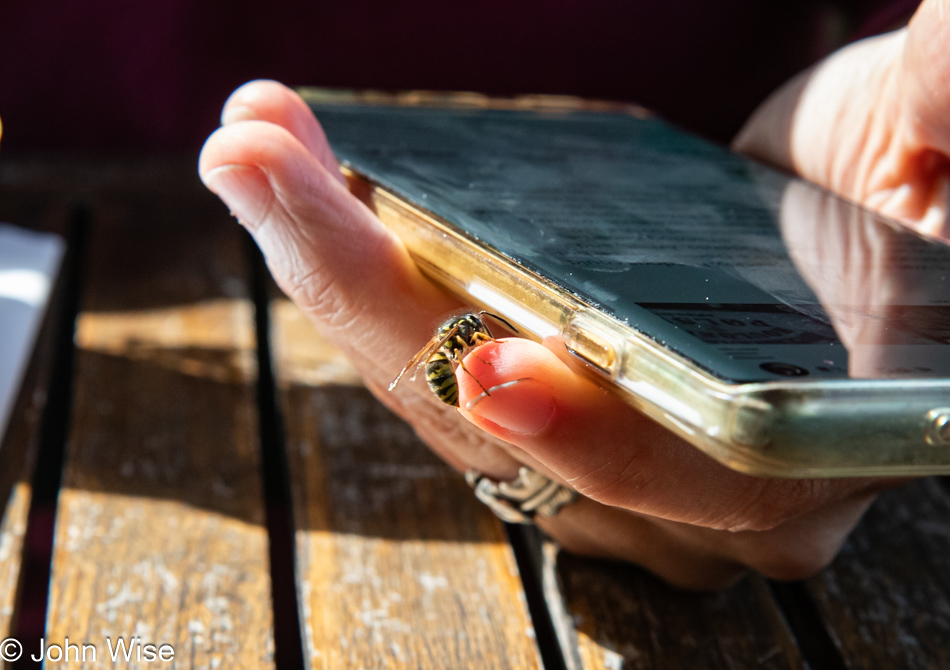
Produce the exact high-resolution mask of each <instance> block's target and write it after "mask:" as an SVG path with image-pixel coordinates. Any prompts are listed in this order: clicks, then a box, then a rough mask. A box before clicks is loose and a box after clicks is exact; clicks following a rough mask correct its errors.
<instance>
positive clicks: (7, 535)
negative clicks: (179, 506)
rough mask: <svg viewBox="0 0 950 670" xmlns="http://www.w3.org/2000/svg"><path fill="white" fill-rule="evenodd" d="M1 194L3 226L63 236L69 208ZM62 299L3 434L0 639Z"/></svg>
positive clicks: (7, 629)
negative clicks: (13, 225)
mask: <svg viewBox="0 0 950 670" xmlns="http://www.w3.org/2000/svg"><path fill="white" fill-rule="evenodd" d="M0 188H2V190H0V221H2V222H6V223H13V224H16V225H19V226H25V227H28V228H31V229H34V230H42V231H47V232H55V233H57V234H60V235H62V234H64V232H65V226H64V222H65V220H66V216H67V213H66V208H65V207H63V206H61V205H51V204H50V198H37V197H34V196H26V195H23V194H20V193H18V192H17V191H16V189H12V188H9V187H8V186H7V185H6V184H3V185H2V186H0ZM61 298H62V282H60V283H59V284H58V289H57V290H55V291H53V293H52V294H51V296H50V306H49V308H48V310H47V315H46V318H45V319H44V324H43V327H42V330H41V333H40V335H39V337H38V341H37V344H36V347H35V350H34V352H33V358H32V360H31V362H30V366H29V368H28V370H27V372H26V375H25V376H24V379H23V385H22V387H21V390H20V395H19V397H18V399H17V402H16V405H15V406H14V408H13V412H12V413H11V415H10V422H9V424H8V426H7V429H6V434H0V639H3V638H6V637H7V636H9V635H11V634H12V632H13V623H14V619H15V616H16V609H15V608H16V605H17V594H18V593H19V590H20V579H21V576H22V567H23V549H24V546H23V544H24V538H25V534H26V526H27V517H28V515H29V511H30V501H31V486H30V482H31V480H32V477H33V470H34V467H35V464H36V453H37V449H38V447H39V444H38V441H39V438H40V425H39V421H40V417H41V415H42V412H43V408H44V407H45V405H46V398H47V391H48V383H49V377H50V373H51V366H52V358H53V347H54V346H55V333H54V327H55V325H56V324H57V322H58V321H57V319H58V318H59V317H60V316H61V314H60V312H61V309H60V308H61V303H62V300H61Z"/></svg>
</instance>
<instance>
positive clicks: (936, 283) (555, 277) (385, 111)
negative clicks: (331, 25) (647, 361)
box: [312, 104, 950, 383]
mask: <svg viewBox="0 0 950 670" xmlns="http://www.w3.org/2000/svg"><path fill="white" fill-rule="evenodd" d="M312 107H313V108H314V111H315V112H316V114H317V117H318V118H319V119H320V121H321V123H322V124H323V126H324V129H325V130H326V132H327V135H328V137H329V140H330V143H331V145H332V147H333V149H334V151H335V152H336V154H337V156H338V158H340V159H341V160H342V161H343V162H344V163H347V164H350V165H351V166H353V167H354V168H355V169H356V170H358V171H359V172H361V173H363V174H365V175H367V176H368V177H369V178H370V179H372V180H374V181H376V182H377V183H379V184H381V185H383V186H384V187H386V188H388V189H390V190H392V191H394V192H396V193H398V194H400V195H401V196H402V197H404V198H405V199H407V200H408V201H410V202H412V203H413V204H415V205H417V206H419V207H421V208H423V209H425V210H428V211H430V212H432V213H434V214H435V215H437V216H439V217H440V218H442V219H444V220H446V221H448V222H450V223H451V224H453V225H455V226H456V227H457V228H459V229H460V230H462V231H464V232H465V233H466V234H468V235H469V236H471V237H474V238H477V239H478V240H480V241H481V242H483V243H484V244H486V245H488V246H490V247H492V248H494V249H495V250H496V251H498V252H499V253H501V254H502V255H504V256H507V257H508V258H510V259H512V260H513V261H515V262H516V263H518V264H520V265H522V266H524V267H527V268H529V269H531V270H533V271H534V272H536V273H538V274H540V275H541V276H543V277H545V278H547V279H548V280H550V281H552V282H554V283H556V284H557V285H559V286H560V287H562V288H563V289H564V290H567V291H569V292H571V293H572V294H574V295H575V296H577V297H578V298H580V299H581V300H582V301H584V302H586V303H588V304H590V305H591V306H593V307H596V308H598V309H601V310H603V311H604V312H606V313H608V314H611V315H612V316H614V317H615V318H617V319H619V320H621V321H623V322H625V323H627V324H628V325H629V326H631V327H632V328H634V329H636V330H638V331H640V332H642V333H644V334H645V335H647V336H648V337H650V338H652V339H654V340H655V341H657V342H659V343H660V344H662V345H663V346H665V347H668V348H669V349H671V350H673V351H675V352H677V353H679V354H680V355H682V356H685V357H686V358H688V359H691V360H692V361H693V362H695V364H696V365H698V366H699V367H701V368H704V369H705V370H707V371H709V372H710V373H712V374H714V375H715V376H717V377H719V378H721V379H724V380H727V381H731V382H737V383H741V382H753V381H770V380H776V379H782V378H788V377H809V378H813V377H819V378H848V377H855V378H893V377H947V376H950V346H948V342H950V247H948V246H946V245H944V244H942V243H937V242H933V241H929V240H926V239H924V238H923V237H920V236H918V235H916V234H914V233H912V232H908V231H907V230H905V229H903V228H902V227H901V226H900V225H899V224H897V223H895V222H891V221H888V220H886V219H884V218H883V217H879V216H876V215H874V214H871V213H869V212H867V211H866V210H864V209H862V208H859V207H857V206H855V205H852V204H850V203H847V202H845V201H843V200H841V199H840V198H837V197H835V196H833V195H831V194H829V193H827V192H826V191H824V190H822V189H820V188H818V187H815V186H812V185H809V184H807V183H805V182H802V181H800V180H797V179H793V178H790V177H788V176H786V175H784V174H782V173H780V172H777V171H775V170H772V169H770V168H768V167H765V166H763V165H760V164H758V163H755V162H753V161H750V160H748V159H745V158H743V157H741V156H738V155H736V154H733V153H731V152H729V151H727V150H725V149H724V148H722V147H719V146H717V145H714V144H711V143H708V142H706V141H704V140H701V139H699V138H697V137H694V136H692V135H689V134H687V133H685V132H682V131H680V130H678V129H676V128H673V127H671V126H669V125H667V124H665V123H663V122H661V121H659V120H656V119H652V118H645V119H643V118H637V117H634V116H631V115H624V114H609V113H590V112H565V113H548V112H544V113H536V112H517V111H502V110H454V109H434V108H418V107H377V106H364V105H339V104H328V105H320V104H315V105H312Z"/></svg>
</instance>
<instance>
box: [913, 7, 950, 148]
mask: <svg viewBox="0 0 950 670" xmlns="http://www.w3.org/2000/svg"><path fill="white" fill-rule="evenodd" d="M948 44H950V0H928V1H927V2H924V3H923V4H921V6H920V8H919V9H918V10H917V13H916V14H915V15H914V18H913V19H912V20H911V22H910V26H909V30H908V35H907V47H906V49H905V53H904V58H903V68H902V69H903V72H902V76H901V88H902V91H901V93H902V99H903V101H904V105H905V106H906V108H907V110H908V111H907V115H908V118H910V119H913V120H914V121H915V122H916V124H915V125H916V132H917V133H918V134H919V136H920V140H921V141H922V142H924V143H926V144H927V145H929V146H930V147H932V148H934V149H937V150H938V151H940V152H941V153H942V154H943V155H944V157H946V156H948V155H950V51H948V49H947V45H948Z"/></svg>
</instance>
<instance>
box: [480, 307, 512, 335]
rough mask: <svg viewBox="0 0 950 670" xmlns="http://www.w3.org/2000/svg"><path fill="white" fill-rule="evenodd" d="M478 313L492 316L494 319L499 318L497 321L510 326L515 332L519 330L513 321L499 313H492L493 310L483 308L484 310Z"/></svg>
mask: <svg viewBox="0 0 950 670" xmlns="http://www.w3.org/2000/svg"><path fill="white" fill-rule="evenodd" d="M478 315H479V316H484V315H487V316H490V317H491V318H493V319H495V320H497V321H501V322H502V323H503V324H505V325H506V326H508V327H509V328H511V330H512V331H514V332H516V333H517V332H518V329H517V328H515V327H514V326H513V325H511V322H510V321H508V319H504V318H502V317H500V316H498V315H497V314H492V313H491V312H486V311H485V310H482V311H480V312H479V313H478Z"/></svg>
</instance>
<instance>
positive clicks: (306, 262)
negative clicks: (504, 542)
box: [200, 82, 892, 588]
mask: <svg viewBox="0 0 950 670" xmlns="http://www.w3.org/2000/svg"><path fill="white" fill-rule="evenodd" d="M790 100H791V102H793V103H794V102H795V101H796V100H795V98H791V99H790ZM829 103H835V104H838V103H837V99H832V100H830V101H829ZM780 111H784V112H786V117H787V118H789V119H794V118H798V115H796V114H788V113H787V110H781V109H780ZM865 111H866V113H867V114H872V113H873V110H871V109H866V110H865ZM801 118H804V117H801ZM223 123H224V127H223V128H222V129H220V130H218V131H217V132H216V133H215V134H214V135H213V136H212V137H211V138H209V140H208V143H207V144H206V146H205V149H204V151H203V153H202V158H201V165H200V170H201V174H202V177H203V179H204V180H205V182H206V184H208V186H209V188H211V189H212V190H213V191H215V192H217V193H218V194H219V195H220V196H221V197H222V198H223V199H224V200H225V202H227V203H228V204H229V206H230V207H231V208H232V210H233V211H234V212H235V214H236V215H237V216H238V218H239V219H240V220H241V221H242V222H243V223H244V224H245V225H246V226H247V227H248V229H249V230H251V231H252V233H253V234H254V236H255V238H256V239H257V241H258V244H259V245H260V246H261V248H262V249H263V251H264V253H265V256H266V257H267V260H268V264H269V265H270V267H271V270H272V271H273V273H274V275H275V277H276V278H277V280H278V282H279V283H280V284H281V286H282V287H283V288H284V290H285V291H286V292H287V293H288V294H289V295H290V296H291V297H292V298H293V299H294V300H295V301H296V302H297V303H298V304H299V305H300V306H301V307H303V309H304V310H305V311H306V312H307V313H308V314H309V315H310V316H311V317H312V318H313V320H314V322H315V324H316V325H317V327H318V329H320V330H321V331H322V332H323V333H324V334H325V335H327V336H328V337H329V338H330V339H332V340H333V341H335V342H336V343H337V344H338V345H339V346H340V347H341V348H343V349H344V351H346V352H347V353H348V354H349V355H350V357H351V359H352V360H353V361H354V364H356V365H357V367H358V368H359V369H360V371H361V373H362V374H363V375H364V378H365V380H366V383H367V385H368V386H369V388H370V389H371V390H373V391H374V393H376V395H377V396H378V397H379V398H380V399H381V400H382V401H383V402H384V403H385V404H387V405H388V406H390V407H391V408H392V409H394V410H395V411H397V412H398V413H400V414H401V415H402V416H403V417H404V418H406V419H407V420H408V421H409V422H410V423H411V424H412V425H413V426H414V428H415V429H416V431H417V432H418V433H419V434H420V436H421V437H422V438H423V439H425V440H426V441H427V442H428V443H429V444H430V445H431V446H432V447H433V449H435V450H436V451H437V452H438V453H439V454H440V455H442V456H443V457H444V458H445V459H446V460H447V461H448V462H450V463H451V464H452V465H454V466H455V467H457V468H459V469H460V470H464V469H467V468H469V467H475V468H477V469H479V470H481V471H483V472H485V473H487V474H489V475H490V476H492V477H495V478H498V479H509V478H512V477H513V476H514V474H515V472H516V469H517V465H518V464H519V463H522V462H523V463H526V464H528V465H530V466H531V467H534V468H535V469H536V470H538V471H540V472H542V473H544V474H547V475H548V476H551V477H552V478H554V479H557V480H559V481H562V482H567V483H569V484H570V485H571V486H573V487H574V488H576V489H577V490H579V491H580V492H581V493H583V494H584V495H585V496H587V497H586V498H583V499H581V501H580V502H579V503H578V504H576V505H573V506H570V507H568V508H565V509H564V510H563V511H562V512H561V514H559V515H558V516H557V517H555V518H552V519H541V520H540V524H541V525H542V526H543V527H544V529H545V530H546V531H547V532H548V533H549V534H551V535H552V536H553V537H554V538H555V539H556V540H558V541H559V542H560V543H561V544H562V545H563V546H565V547H567V548H568V549H572V550H574V551H578V552H580V553H585V554H595V555H602V556H610V557H615V558H621V559H624V560H629V561H632V562H635V563H638V564H640V565H643V566H644V567H646V568H647V569H649V570H651V571H653V572H655V573H657V574H658V575H660V576H661V577H663V578H665V579H667V580H668V581H670V582H672V583H674V584H678V585H681V586H685V587H692V588H710V587H716V586H720V585H723V584H726V583H728V582H730V581H731V580H733V579H735V578H736V577H737V576H738V575H740V574H741V573H742V571H743V570H744V569H746V568H749V567H751V568H753V569H756V570H758V571H760V572H762V573H764V574H766V575H768V576H771V577H776V578H798V577H803V576H806V575H808V574H811V573H813V572H814V571H816V570H818V569H820V568H821V567H822V566H823V565H825V564H826V563H827V562H828V561H829V560H831V558H832V557H833V556H834V554H835V553H836V552H837V549H838V547H839V546H840V544H841V542H842V541H843V539H844V537H845V536H846V535H847V533H848V532H849V531H850V529H851V528H852V527H853V525H854V524H855V523H856V522H857V520H858V519H859V518H860V515H861V514H862V513H863V511H864V510H865V509H866V507H867V505H868V504H870V501H871V500H872V499H873V496H874V494H875V492H876V491H878V490H880V489H881V488H884V487H886V486H889V485H891V484H892V482H890V481H884V480H857V479H848V480H775V479H760V478H755V477H749V476H746V475H742V474H739V473H736V472H733V471H730V470H728V469H726V468H725V467H723V466H721V465H719V464H717V463H715V462H714V461H712V460H711V459H709V458H708V457H706V456H705V455H703V454H702V453H701V452H699V451H698V450H696V449H694V448H693V447H691V446H690V445H688V444H686V443H684V442H682V441H680V440H679V439H677V438H676V437H674V436H673V435H671V434H670V433H668V432H667V431H665V430H664V429H662V428H661V427H659V426H658V425H656V424H654V423H653V422H651V421H650V420H649V419H646V418H645V417H643V416H642V415H639V414H638V413H636V412H634V411H633V410H632V409H630V408H629V407H628V406H627V405H625V404H624V403H622V402H621V401H620V400H618V399H616V398H615V397H614V396H612V395H611V394H609V393H607V392H606V391H604V390H603V389H601V388H600V387H598V386H597V385H595V384H593V383H592V382H590V381H588V380H587V379H586V378H584V377H581V376H579V375H577V374H576V373H575V372H574V371H573V370H572V369H571V368H570V367H569V366H568V365H566V364H565V363H564V361H563V360H561V358H560V355H561V353H562V352H561V349H559V348H558V347H557V346H556V344H555V343H551V342H548V343H547V344H548V347H549V348H546V347H544V346H539V345H537V344H534V343H531V342H527V341H524V340H507V341H500V342H496V343H491V344H488V345H485V346H482V347H480V348H479V349H478V350H477V354H478V355H477V356H471V355H470V356H469V358H467V359H466V365H467V366H468V367H469V369H470V370H471V371H472V373H473V375H474V376H475V377H477V378H478V379H479V380H480V381H481V382H482V384H484V385H485V386H488V387H490V388H491V387H496V386H500V385H502V384H505V386H504V388H502V389H497V390H495V391H494V392H493V393H492V396H491V397H489V398H484V399H482V400H481V401H479V402H477V403H475V404H474V405H473V406H472V408H471V410H468V411H463V412H455V411H453V410H451V409H450V408H448V407H447V406H445V405H443V404H442V403H440V402H439V401H438V400H436V399H435V398H434V397H433V396H432V395H431V393H429V392H428V390H427V389H425V388H424V387H422V388H418V387H417V388H413V387H411V386H410V385H405V386H404V387H400V390H399V392H398V393H395V394H390V393H387V392H386V391H385V389H386V386H387V384H388V382H389V381H390V380H391V379H392V377H393V376H394V375H395V373H396V371H398V370H399V369H400V368H401V367H402V365H403V364H404V363H405V361H406V360H408V359H409V358H410V357H411V356H412V355H413V354H414V353H415V352H416V351H417V350H418V348H419V347H420V346H421V345H422V343H424V342H426V341H427V340H428V338H429V337H430V336H431V334H432V332H433V328H434V327H435V325H437V324H438V323H439V322H440V321H441V320H443V319H444V318H445V317H446V315H448V314H451V313H457V311H458V310H460V309H461V308H462V306H461V305H459V304H458V303H457V302H456V301H455V300H454V299H452V298H450V297H448V296H446V295H445V294H443V293H442V292H441V291H439V290H438V289H436V288H435V287H434V286H433V285H431V284H430V283H429V282H428V281H427V280H426V279H425V278H424V277H423V276H422V275H421V274H420V273H419V272H418V270H417V269H416V268H415V266H414V265H413V264H412V262H411V261H410V259H409V257H408V254H407V253H406V251H405V249H404V248H403V247H402V245H401V244H400V243H399V241H398V240H397V239H395V238H394V237H393V236H392V235H391V234H390V233H389V232H388V231H387V230H386V229H385V228H384V227H383V226H382V225H381V224H380V222H379V221H378V220H377V219H376V218H375V216H374V215H373V213H372V212H371V211H370V210H369V208H367V207H366V206H365V205H364V204H363V203H362V202H361V201H360V200H359V199H358V198H357V197H355V196H353V195H351V194H350V193H349V192H348V191H347V189H346V188H345V186H344V184H343V181H342V179H341V178H340V176H339V172H338V171H337V169H336V164H335V161H334V160H333V157H332V155H331V154H330V152H329V149H328V148H327V146H326V142H325V139H324V137H323V135H322V132H321V131H320V129H319V126H318V124H317V123H316V122H315V120H314V119H313V117H312V115H311V114H310V112H309V110H308V109H307V108H306V106H305V105H304V104H303V103H302V101H300V100H299V98H297V97H296V96H295V95H294V94H293V93H291V92H290V91H288V90H287V89H285V88H283V87H281V86H279V85H277V84H274V83H267V82H258V83H253V84H250V85H247V86H245V87H243V88H242V89H240V90H239V91H238V92H236V93H235V94H234V95H233V96H232V98H231V99H230V100H229V101H228V103H227V105H226V107H225V111H224V114H223ZM757 124H759V125H757ZM774 125H775V122H774V118H773V117H770V116H769V115H767V114H766V115H763V114H759V115H757V116H756V118H754V119H753V121H752V125H750V129H747V133H748V134H747V135H746V137H756V136H757V134H756V128H757V127H772V126H774ZM779 126H780V124H779ZM777 146H778V147H779V148H780V147H781V146H783V145H782V143H781V142H778V143H777ZM829 151H830V149H829ZM758 154H759V155H760V156H765V157H769V156H768V155H767V153H766V152H764V151H759V152H758ZM773 160H775V161H777V162H778V161H780V160H781V155H780V154H776V156H775V157H773ZM829 185H830V184H829ZM872 204H873V203H872ZM516 380H517V381H518V383H515V384H511V385H508V382H512V381H516ZM459 385H460V393H461V404H462V406H463V407H465V406H466V405H467V404H468V403H469V402H470V401H471V400H473V399H475V398H476V397H477V396H478V395H479V394H480V393H481V388H480V387H479V386H478V385H477V384H476V383H475V382H474V381H473V380H472V379H471V378H470V377H468V376H467V375H460V376H459Z"/></svg>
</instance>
